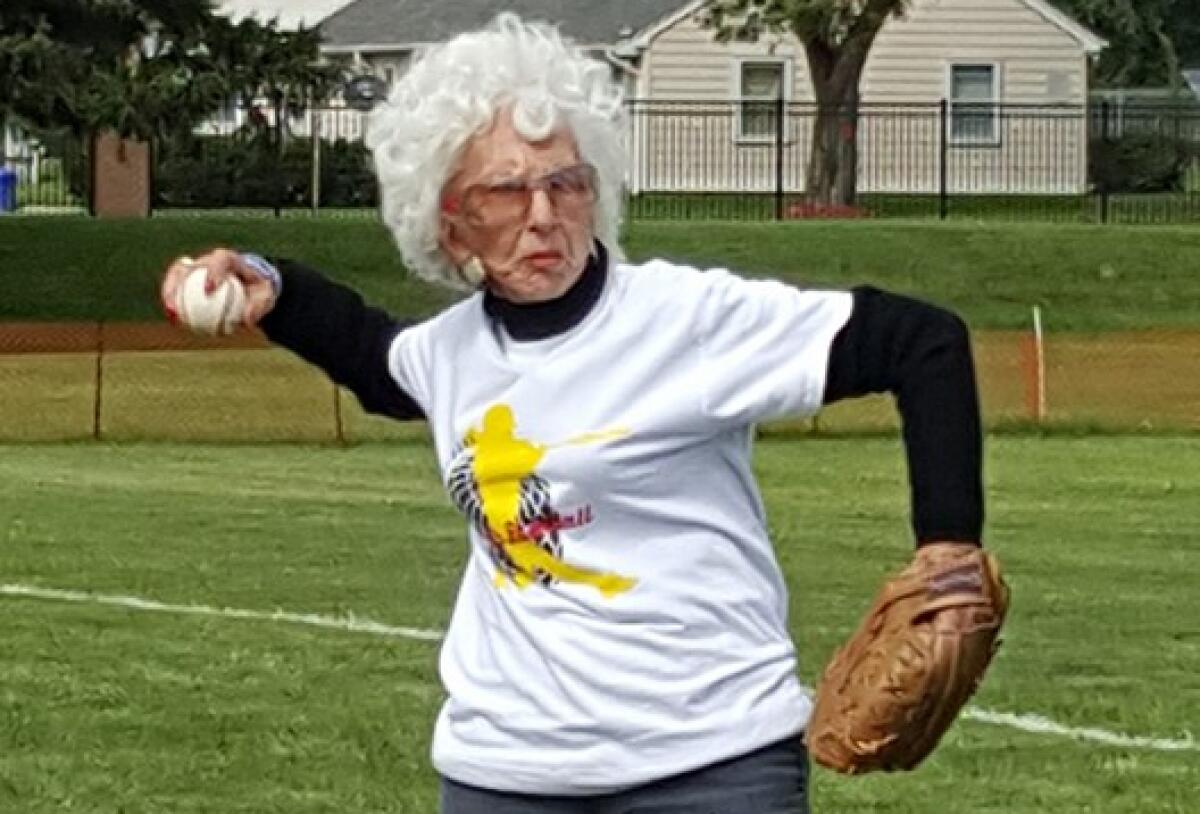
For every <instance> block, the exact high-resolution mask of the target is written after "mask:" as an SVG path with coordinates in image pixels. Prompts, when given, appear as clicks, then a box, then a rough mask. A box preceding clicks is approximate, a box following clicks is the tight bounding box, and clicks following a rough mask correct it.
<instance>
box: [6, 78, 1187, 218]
mask: <svg viewBox="0 0 1200 814" xmlns="http://www.w3.org/2000/svg"><path fill="white" fill-rule="evenodd" d="M628 104H629V113H630V116H629V131H628V133H627V134H626V135H627V140H628V145H629V152H630V164H629V169H628V173H627V178H626V181H627V185H628V188H629V196H628V214H629V216H630V218H631V219H634V220H648V219H742V220H771V219H777V220H790V219H808V218H829V217H839V218H840V217H909V218H943V219H946V218H971V219H1026V220H1053V221H1074V222H1105V223H1107V222H1114V223H1178V222H1200V106H1196V105H1193V106H1183V105H1176V106H1171V107H1162V106H1159V107H1150V106H1142V107H1129V106H1118V105H1113V104H1109V103H1107V102H1104V103H1099V104H1096V105H1092V106H1088V107H1084V106H1074V107H1072V106H1029V105H979V104H976V105H956V104H953V103H950V102H941V103H937V104H932V105H930V104H924V105H916V104H909V105H877V104H874V105H873V104H867V105H864V106H863V107H862V108H861V109H860V110H859V111H858V112H857V113H856V114H855V115H854V116H849V115H841V116H838V117H836V121H835V124H834V128H835V131H834V132H835V137H834V142H836V143H837V144H845V145H853V147H854V150H853V152H854V155H855V157H856V167H855V169H854V180H855V186H856V195H855V197H854V199H853V201H852V202H850V203H847V204H845V205H842V206H829V205H826V204H822V203H819V202H817V201H818V199H816V198H814V196H813V195H811V194H810V192H809V190H808V186H809V184H808V180H809V177H810V175H811V174H812V167H810V164H811V161H812V158H811V156H812V153H813V146H814V140H815V139H816V138H817V134H818V132H819V130H820V127H821V125H822V122H823V121H824V120H823V118H822V117H821V115H820V114H821V111H819V110H818V109H817V108H816V107H815V106H813V105H811V104H800V103H785V102H783V101H781V100H774V101H772V100H752V101H658V100H653V101H647V100H635V101H631V102H629V103H628ZM366 127H367V117H366V114H364V113H361V112H358V111H355V110H351V109H348V108H316V107H314V108H309V109H306V110H303V111H300V112H299V113H297V114H294V115H286V116H283V117H281V118H279V119H277V118H276V117H275V115H274V111H272V110H271V109H269V108H256V107H250V108H242V107H235V106H231V107H229V108H227V109H225V110H222V111H220V112H219V113H218V114H217V115H214V116H213V117H212V118H211V119H210V120H209V121H207V122H205V123H204V124H203V125H201V126H199V127H197V128H194V129H193V130H191V131H190V132H187V133H184V134H181V135H179V136H177V137H175V138H173V139H169V140H164V141H160V142H159V143H158V144H157V145H156V148H155V152H154V167H153V181H152V190H153V195H152V198H153V201H152V206H153V208H154V210H155V211H156V213H160V214H162V213H168V212H180V213H190V212H203V211H211V210H214V209H224V210H229V209H238V210H242V211H259V212H263V213H265V214H275V215H282V214H288V213H311V212H317V211H320V212H322V213H331V212H333V213H361V214H368V215H369V214H371V213H372V212H373V211H374V209H375V207H376V206H377V204H378V190H377V185H376V182H375V180H374V176H373V172H372V169H371V162H370V156H369V154H368V152H367V150H366V148H365V146H364V144H363V141H364V135H365V132H366ZM5 166H6V167H7V168H9V170H8V171H9V175H10V180H9V183H10V186H13V183H12V175H13V174H15V175H16V181H15V189H14V190H11V191H10V193H9V195H10V199H9V201H8V204H9V205H8V207H7V208H8V209H9V210H10V211H11V210H13V209H15V210H17V211H28V212H38V211H58V210H61V209H84V208H86V205H87V204H86V201H87V194H88V193H87V183H88V172H87V165H86V156H85V151H84V148H83V146H82V145H80V144H78V143H77V142H71V140H69V139H67V138H66V137H62V136H58V137H48V138H42V139H41V140H34V141H33V148H32V149H30V148H29V144H28V143H26V145H25V151H24V152H23V154H21V155H10V156H8V157H7V158H6V161H5ZM0 197H2V190H0ZM3 203H4V201H0V205H2V204H3Z"/></svg>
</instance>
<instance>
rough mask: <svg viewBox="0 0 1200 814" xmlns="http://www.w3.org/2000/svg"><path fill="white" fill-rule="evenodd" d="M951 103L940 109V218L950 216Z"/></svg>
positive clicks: (942, 104)
mask: <svg viewBox="0 0 1200 814" xmlns="http://www.w3.org/2000/svg"><path fill="white" fill-rule="evenodd" d="M949 176H950V102H949V101H947V100H946V99H942V101H941V104H940V105H939V107H938V217H939V218H940V219H942V220H945V219H946V218H947V217H949V215H950V177H949Z"/></svg>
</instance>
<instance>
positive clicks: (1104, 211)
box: [1098, 99, 1109, 223]
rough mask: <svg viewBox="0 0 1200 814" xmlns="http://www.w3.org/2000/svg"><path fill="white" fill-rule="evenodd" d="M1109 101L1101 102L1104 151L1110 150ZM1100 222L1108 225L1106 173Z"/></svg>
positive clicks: (1101, 135)
mask: <svg viewBox="0 0 1200 814" xmlns="http://www.w3.org/2000/svg"><path fill="white" fill-rule="evenodd" d="M1108 116H1109V112H1108V99H1104V100H1103V101H1101V102H1100V148H1101V150H1102V151H1105V152H1107V150H1108ZM1098 180H1099V186H1100V222H1101V223H1108V183H1107V182H1106V181H1105V173H1104V172H1103V171H1102V172H1101V173H1100V178H1099V179H1098Z"/></svg>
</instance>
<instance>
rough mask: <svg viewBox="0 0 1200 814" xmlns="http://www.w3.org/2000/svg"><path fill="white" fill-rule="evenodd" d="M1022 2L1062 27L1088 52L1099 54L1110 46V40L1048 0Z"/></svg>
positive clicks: (1023, 0) (1024, 0)
mask: <svg viewBox="0 0 1200 814" xmlns="http://www.w3.org/2000/svg"><path fill="white" fill-rule="evenodd" d="M1021 2H1023V3H1024V4H1025V5H1027V6H1029V7H1030V8H1031V9H1033V10H1034V11H1036V12H1037V13H1038V14H1040V15H1041V16H1042V17H1044V18H1045V19H1046V20H1048V21H1049V22H1051V23H1053V24H1054V25H1056V26H1058V27H1059V28H1060V29H1062V30H1063V32H1065V33H1066V34H1067V35H1068V36H1070V37H1071V38H1073V39H1074V40H1075V41H1076V42H1078V43H1079V44H1080V45H1081V46H1083V50H1084V51H1085V52H1086V53H1088V54H1098V53H1100V52H1101V51H1103V50H1104V49H1105V48H1107V47H1108V40H1106V39H1104V38H1103V37H1101V36H1100V35H1098V34H1096V32H1094V31H1092V30H1091V29H1090V28H1088V27H1087V26H1085V25H1083V24H1081V23H1079V22H1077V21H1076V20H1075V19H1074V18H1072V17H1071V15H1069V14H1067V13H1066V12H1064V11H1060V10H1059V9H1058V8H1056V7H1055V6H1052V5H1050V3H1049V2H1047V0H1021Z"/></svg>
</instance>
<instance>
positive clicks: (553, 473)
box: [389, 261, 852, 795]
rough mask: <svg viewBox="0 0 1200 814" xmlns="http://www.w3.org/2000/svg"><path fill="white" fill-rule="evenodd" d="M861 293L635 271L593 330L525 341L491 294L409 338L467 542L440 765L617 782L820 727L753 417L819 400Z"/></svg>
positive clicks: (539, 779) (463, 772)
mask: <svg viewBox="0 0 1200 814" xmlns="http://www.w3.org/2000/svg"><path fill="white" fill-rule="evenodd" d="M851 307H852V300H851V295H850V294H848V293H845V292H827V291H800V290H797V289H795V288H792V287H789V286H786V285H783V284H780V283H777V282H757V281H747V280H743V279H741V278H738V277H736V276H734V275H732V274H730V273H728V272H726V271H723V270H714V271H707V272H701V271H698V270H696V269H692V268H688V267H684V266H679V265H674V264H671V263H667V262H663V261H652V262H648V263H645V264H642V265H625V264H616V265H614V266H613V267H612V268H611V269H610V272H609V275H608V279H607V281H606V284H605V290H604V292H603V293H602V294H601V296H600V299H599V301H598V302H597V303H596V305H595V307H594V308H593V309H592V311H591V312H590V313H589V314H588V315H587V316H586V317H585V318H584V320H583V321H582V322H581V323H580V324H579V325H577V326H575V327H574V328H572V329H571V330H570V331H569V332H567V333H565V334H562V335H559V336H555V337H553V338H550V339H547V340H543V341H532V342H513V341H512V340H510V339H509V338H507V337H506V336H504V335H503V334H502V330H503V329H502V328H500V327H499V326H498V325H496V324H495V323H494V321H493V320H492V319H490V318H489V317H488V316H487V314H486V313H485V312H484V308H483V298H482V296H481V295H476V296H474V297H471V298H469V299H467V300H465V301H463V302H461V303H459V304H458V305H456V306H454V307H452V308H450V309H449V310H447V311H445V312H443V313H442V314H440V315H439V316H437V317H436V318H434V319H432V320H430V321H428V322H425V323H422V324H420V325H417V326H414V327H412V328H409V329H407V330H405V331H404V332H402V333H401V334H399V336H398V337H397V338H396V340H395V342H394V344H393V346H392V348H391V351H390V355H389V367H390V369H391V373H392V375H393V376H394V377H395V379H396V381H397V383H398V384H399V385H400V387H401V388H403V389H404V390H405V391H406V392H407V393H409V394H410V395H411V396H412V397H413V398H414V399H415V400H416V401H417V403H418V404H420V405H421V407H422V408H423V409H424V411H425V414H426V416H427V417H428V419H429V423H430V427H431V430H432V432H433V435H434V442H435V446H436V450H437V456H438V461H439V464H440V467H441V471H442V474H443V479H444V480H445V482H446V485H447V490H448V491H449V493H450V495H451V498H452V500H453V501H454V503H455V504H456V505H457V506H458V507H459V508H460V509H461V510H462V511H463V512H464V514H465V515H466V517H467V518H468V526H469V535H470V542H471V554H470V558H469V561H468V564H467V567H466V571H465V574H464V576H463V581H462V585H461V587H460V590H459V594H458V599H457V602H456V605H455V608H454V613H453V618H452V620H451V623H450V627H449V630H448V632H447V635H446V640H445V643H444V645H443V647H442V653H441V663H440V671H441V677H442V681H443V683H444V685H445V688H446V691H447V693H448V696H449V697H448V698H447V700H446V703H445V705H444V707H443V709H442V711H441V714H440V716H439V718H438V722H437V727H436V730H435V733H434V742H433V762H434V765H435V766H436V768H437V769H438V771H439V772H441V773H442V774H444V775H445V776H447V777H450V778H452V779H454V780H457V781H460V782H463V783H468V784H471V785H475V786H481V787H484V788H490V789H495V790H500V791H511V792H520V793H525V794H556V795H587V794H602V793H607V792H612V791H617V790H620V789H624V788H629V787H632V786H636V785H640V784H643V783H647V782H650V781H653V780H657V779H661V778H664V777H668V776H671V775H675V774H679V773H681V772H685V771H689V770H692V769H695V768H699V767H701V766H705V765H708V764H711V763H715V762H717V761H720V760H724V759H726V758H730V757H734V756H737V755H740V754H745V753H747V752H750V751H753V750H754V749H756V748H759V747H761V746H765V745H767V744H769V743H772V742H775V741H778V740H781V739H783V738H786V737H789V736H791V735H794V734H796V733H798V732H800V731H801V730H802V729H803V728H804V726H805V724H806V722H807V720H808V715H809V711H810V703H809V700H808V698H807V697H806V696H805V694H804V693H803V691H802V689H801V687H800V685H799V683H798V680H797V678H796V661H795V653H794V649H793V645H792V641H791V638H790V636H789V634H788V628H787V618H786V617H787V597H786V591H785V586H784V582H783V578H782V575H781V573H780V570H779V566H778V564H777V562H776V560H775V557H774V553H773V551H772V548H771V544H770V542H769V540H768V538H767V522H766V517H765V513H764V510H763V506H762V501H761V499H760V497H759V493H758V489H757V487H756V485H755V482H754V478H753V475H752V472H751V465H750V455H751V440H752V432H751V427H752V425H753V424H754V423H755V422H757V421H760V420H762V419H767V418H772V417H776V416H782V415H803V414H807V413H812V412H814V411H815V410H816V409H817V408H818V407H819V406H820V404H821V399H822V394H823V390H824V386H825V370H826V365H827V362H828V355H829V347H830V344H831V342H832V340H833V337H834V335H835V334H836V333H837V331H838V330H839V329H840V328H841V327H842V325H843V324H845V322H846V320H847V318H848V317H849V315H850V310H851Z"/></svg>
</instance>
